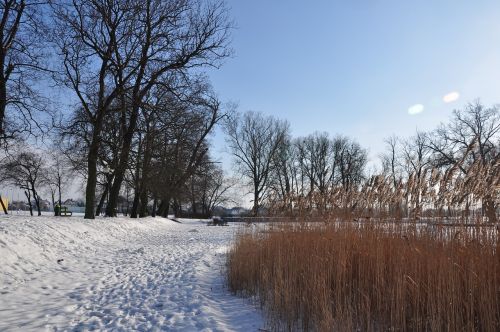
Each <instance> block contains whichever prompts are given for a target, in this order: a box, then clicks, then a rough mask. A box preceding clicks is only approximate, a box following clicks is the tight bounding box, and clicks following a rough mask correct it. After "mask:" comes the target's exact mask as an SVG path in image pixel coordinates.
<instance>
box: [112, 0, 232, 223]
mask: <svg viewBox="0 0 500 332" xmlns="http://www.w3.org/2000/svg"><path fill="white" fill-rule="evenodd" d="M134 5H135V6H134V8H135V12H134V15H133V17H132V19H133V22H134V25H133V30H134V31H135V33H134V34H131V35H130V37H131V39H130V43H132V44H134V45H137V46H138V47H137V48H135V49H127V51H131V54H132V55H133V56H132V57H131V58H130V61H129V62H128V63H124V62H123V59H122V57H113V59H114V61H115V68H116V69H117V70H116V73H115V76H116V77H117V78H118V81H120V82H124V84H125V87H126V89H127V91H129V92H130V106H129V107H128V108H127V109H124V111H127V112H128V113H129V115H128V116H127V119H128V126H127V128H126V131H125V133H124V140H123V145H122V147H121V150H120V158H119V163H118V165H117V168H116V170H115V177H114V179H113V185H112V187H111V189H110V199H109V203H108V205H107V207H106V215H108V216H114V215H115V214H116V199H117V197H118V194H119V192H120V188H121V184H122V182H123V178H124V175H125V171H126V169H127V164H128V162H129V155H130V147H131V145H132V141H133V135H134V132H135V130H136V127H137V121H138V118H139V113H140V110H141V107H142V105H143V103H144V100H145V98H146V97H147V95H148V93H149V92H150V90H151V89H152V88H153V87H154V86H155V85H158V84H160V85H166V86H168V81H169V78H170V77H171V76H172V75H173V74H176V73H182V75H189V72H188V70H189V69H191V68H197V67H205V66H218V65H219V64H220V62H221V60H222V59H224V58H225V57H227V56H228V55H229V54H230V50H229V47H228V42H229V31H230V29H231V22H229V20H228V17H227V9H226V8H225V5H224V2H223V1H220V0H209V1H204V2H200V1H195V0H184V1H178V0H170V1H160V0H146V1H135V2H134ZM120 51H121V49H119V50H118V52H120Z"/></svg>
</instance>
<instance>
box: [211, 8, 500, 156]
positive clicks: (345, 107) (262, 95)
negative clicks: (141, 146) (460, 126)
mask: <svg viewBox="0 0 500 332" xmlns="http://www.w3.org/2000/svg"><path fill="white" fill-rule="evenodd" d="M228 5H229V7H230V8H231V14H232V17H233V18H234V21H235V23H236V25H237V28H236V29H235V30H234V32H233V44H232V45H233V48H234V51H235V55H234V57H233V58H232V59H229V60H227V62H226V64H225V65H224V66H223V67H222V68H221V69H220V70H217V71H213V72H210V76H211V78H212V81H213V83H214V87H215V89H216V90H217V91H218V93H219V94H220V96H221V98H222V99H224V100H231V101H235V102H237V103H238V104H239V109H240V111H246V110H254V111H261V112H264V113H266V114H272V115H274V116H276V117H280V118H284V119H287V120H288V121H289V122H290V125H291V128H292V132H293V135H294V136H302V135H307V134H309V133H312V132H314V131H326V132H329V133H331V134H332V135H333V134H337V133H341V134H345V135H349V136H351V137H354V138H356V139H357V140H358V141H359V142H360V143H361V144H362V145H363V146H365V147H366V148H368V149H369V151H370V156H371V159H372V161H376V158H377V155H378V153H380V152H381V151H382V149H383V139H384V138H385V137H388V136H390V135H392V134H396V135H399V136H409V135H411V134H413V133H414V132H415V130H416V129H417V128H418V129H421V130H428V129H432V128H435V127H436V126H437V125H438V124H439V123H440V122H442V121H446V120H447V119H448V118H449V115H450V114H451V111H452V110H453V109H454V108H459V107H462V106H463V105H464V104H465V103H467V102H469V101H473V100H474V99H476V98H480V99H481V101H483V102H484V103H486V104H488V105H491V104H494V103H498V102H500V85H499V84H498V83H499V80H500V1H465V0H464V1H457V0H455V1H440V0H434V1H405V0H399V1H389V0H387V1H385V0H373V1H369V0H364V1H363V0H338V1H333V0H332V1H326V0H321V1H298V0H293V1H290V0H288V1H285V0H280V1H278V0H275V1H270V0H268V1H264V0H253V1H241V0H228ZM453 91H456V92H458V93H459V94H460V98H459V99H458V100H456V101H454V102H451V103H445V102H444V101H443V100H442V98H443V96H444V95H446V94H448V93H450V92H453ZM415 104H422V105H423V107H424V110H423V112H421V113H419V114H415V115H410V114H408V109H409V108H410V107H411V106H412V105H415ZM214 142H215V146H216V150H217V154H216V156H219V157H220V158H222V159H223V160H226V158H227V156H224V154H222V153H221V151H223V150H224V139H223V136H222V135H220V134H218V135H217V136H216V138H215V139H214Z"/></svg>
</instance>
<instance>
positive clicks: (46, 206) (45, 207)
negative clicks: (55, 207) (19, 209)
mask: <svg viewBox="0 0 500 332" xmlns="http://www.w3.org/2000/svg"><path fill="white" fill-rule="evenodd" d="M51 207H52V204H51V203H50V202H49V201H48V200H46V199H42V200H41V201H40V209H41V210H44V211H49V210H50V209H51Z"/></svg>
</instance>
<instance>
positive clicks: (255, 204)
mask: <svg viewBox="0 0 500 332" xmlns="http://www.w3.org/2000/svg"><path fill="white" fill-rule="evenodd" d="M258 214H259V191H258V189H255V190H254V193H253V216H254V217H257V215H258Z"/></svg>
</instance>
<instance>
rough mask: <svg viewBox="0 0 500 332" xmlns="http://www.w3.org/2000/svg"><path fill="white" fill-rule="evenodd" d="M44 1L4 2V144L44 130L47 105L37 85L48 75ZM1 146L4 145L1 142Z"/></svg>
mask: <svg viewBox="0 0 500 332" xmlns="http://www.w3.org/2000/svg"><path fill="white" fill-rule="evenodd" d="M44 8H45V6H44V2H43V1H30V0H4V1H1V2H0V16H1V17H0V42H1V45H0V140H2V141H3V140H5V139H8V138H14V137H16V136H18V135H17V134H19V133H25V132H28V133H33V132H34V130H35V129H42V123H41V121H40V118H37V114H36V113H38V112H39V111H44V110H46V108H45V101H44V100H43V98H42V97H41V95H40V94H39V93H37V91H36V82H37V81H38V79H39V77H40V75H41V74H43V73H44V72H47V71H48V70H47V68H46V67H45V65H44V63H43V59H44V58H45V57H46V56H47V54H46V52H44V51H43V50H44V43H43V35H44V26H43V24H42V17H43V11H44ZM0 143H1V142H0Z"/></svg>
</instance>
